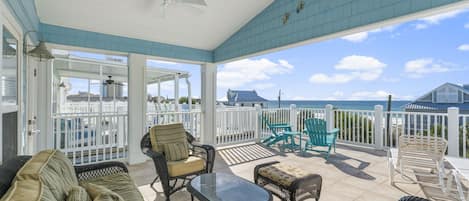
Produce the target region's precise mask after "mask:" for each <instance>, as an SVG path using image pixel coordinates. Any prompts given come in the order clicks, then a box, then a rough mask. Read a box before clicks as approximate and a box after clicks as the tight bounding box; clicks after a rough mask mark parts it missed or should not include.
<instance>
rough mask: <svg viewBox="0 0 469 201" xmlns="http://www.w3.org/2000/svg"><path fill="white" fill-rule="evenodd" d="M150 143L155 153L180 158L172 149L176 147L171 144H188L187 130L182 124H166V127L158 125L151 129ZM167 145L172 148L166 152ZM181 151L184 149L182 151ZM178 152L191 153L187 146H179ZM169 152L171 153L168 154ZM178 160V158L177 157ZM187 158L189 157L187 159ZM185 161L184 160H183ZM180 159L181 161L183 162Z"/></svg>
mask: <svg viewBox="0 0 469 201" xmlns="http://www.w3.org/2000/svg"><path fill="white" fill-rule="evenodd" d="M150 141H151V145H152V150H153V151H155V152H160V153H163V154H165V156H166V155H169V156H171V157H172V156H180V155H178V153H172V148H174V147H173V146H174V145H169V144H184V143H187V137H186V130H185V129H184V126H183V125H182V123H176V124H166V125H156V126H153V127H152V128H151V129H150ZM165 145H166V146H168V145H169V146H170V147H168V149H167V150H165ZM180 149H184V150H183V151H180ZM176 150H178V152H181V153H186V152H187V153H189V148H188V146H187V144H186V146H177V149H176ZM165 151H168V152H169V153H166V152H165ZM175 158H178V157H175ZM186 158H187V157H186ZM181 159H184V158H181ZM181 159H179V160H181Z"/></svg>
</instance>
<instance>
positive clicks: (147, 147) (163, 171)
mask: <svg viewBox="0 0 469 201" xmlns="http://www.w3.org/2000/svg"><path fill="white" fill-rule="evenodd" d="M186 139H187V143H188V144H189V150H190V153H189V156H195V157H201V158H203V160H204V161H205V165H204V168H203V169H202V170H195V171H193V172H188V173H185V174H181V175H171V174H170V171H169V170H168V161H167V160H166V158H165V155H164V153H162V152H156V151H154V150H153V149H152V144H151V140H150V133H147V134H145V135H144V136H143V138H142V140H141V143H140V147H141V149H142V152H143V153H144V154H145V155H147V156H148V157H150V158H151V159H152V160H153V162H154V165H155V169H156V175H157V176H156V178H155V179H154V180H153V182H152V183H151V184H150V186H151V187H152V188H153V185H154V184H155V183H156V182H157V181H158V180H159V181H160V182H161V184H162V187H163V191H164V195H165V197H166V200H167V201H169V200H170V196H171V195H172V194H173V193H175V192H177V191H178V190H180V189H182V188H185V186H186V184H187V183H188V182H189V181H190V179H191V178H193V177H194V176H197V175H200V174H203V173H210V172H212V170H213V165H214V161H215V148H214V147H213V146H210V145H199V144H196V143H195V142H194V141H195V138H194V137H193V136H192V135H191V134H190V133H188V132H186ZM178 180H182V185H176V184H177V183H178ZM171 183H172V184H171ZM153 189H154V188H153Z"/></svg>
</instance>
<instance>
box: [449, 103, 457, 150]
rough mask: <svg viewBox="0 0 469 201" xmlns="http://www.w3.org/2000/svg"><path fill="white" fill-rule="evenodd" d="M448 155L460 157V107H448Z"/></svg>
mask: <svg viewBox="0 0 469 201" xmlns="http://www.w3.org/2000/svg"><path fill="white" fill-rule="evenodd" d="M448 155H450V156H455V157H459V108H457V107H449V108H448Z"/></svg>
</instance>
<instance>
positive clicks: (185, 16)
mask: <svg viewBox="0 0 469 201" xmlns="http://www.w3.org/2000/svg"><path fill="white" fill-rule="evenodd" d="M160 4H161V5H160ZM206 4H207V5H205V6H201V7H200V5H197V6H196V7H197V8H192V7H193V5H191V6H188V7H186V6H184V5H182V6H181V5H178V1H160V0H149V1H146V0H141V1H140V0H139V1H125V0H120V1H98V2H97V1H92V0H85V1H53V0H42V1H34V0H25V1H16V0H2V1H1V2H0V8H1V11H2V16H0V23H1V24H2V25H3V26H2V29H1V31H2V33H4V39H8V40H4V41H3V44H4V45H2V47H3V49H2V52H4V56H3V58H2V69H1V70H2V71H1V73H0V75H1V76H2V81H3V77H8V78H10V77H13V78H14V79H12V80H13V81H12V82H13V84H11V83H9V84H5V83H4V82H2V84H1V88H2V94H1V98H2V99H1V100H2V105H1V110H0V112H1V115H0V164H1V163H2V162H3V161H6V160H7V159H9V158H11V157H14V156H17V155H33V154H36V153H38V152H39V151H41V150H45V149H57V150H60V151H62V152H64V153H65V154H66V156H67V157H68V158H69V159H70V160H71V161H72V163H73V164H74V165H85V164H96V163H101V162H108V161H120V162H124V163H126V164H127V165H129V168H130V175H131V176H132V178H134V179H135V181H136V183H137V185H138V186H139V190H140V191H141V193H142V194H143V196H144V198H145V199H146V200H155V199H157V200H158V199H161V196H159V195H158V193H156V194H155V192H154V191H153V190H152V189H150V187H149V186H148V184H149V183H150V182H151V181H150V180H149V179H153V177H154V176H155V170H154V169H153V167H152V164H151V162H150V161H149V160H150V159H149V158H148V157H147V156H145V155H144V154H143V153H142V150H141V147H140V146H141V144H140V143H141V139H142V137H143V136H144V135H145V134H146V133H148V131H149V127H151V126H154V125H162V124H170V123H182V124H183V125H184V128H185V130H187V131H188V132H190V133H191V134H192V135H193V136H194V137H195V139H196V141H197V142H199V143H202V144H208V145H212V146H214V147H216V148H217V155H216V163H215V169H214V171H215V172H226V173H229V174H235V175H237V176H240V177H242V178H245V179H247V180H250V181H252V178H253V168H254V166H255V165H257V164H260V163H263V162H267V161H272V160H278V161H281V162H284V163H289V164H293V165H295V166H298V167H301V168H302V169H305V170H307V171H308V172H310V173H315V174H320V175H322V176H323V178H324V191H323V196H324V198H323V199H324V200H373V199H378V200H397V199H398V198H399V197H402V196H403V195H420V196H423V193H422V192H421V190H420V188H419V187H418V185H416V184H409V183H405V182H404V183H402V184H398V185H397V186H391V185H389V184H388V181H387V170H386V168H387V162H388V161H387V160H388V159H387V156H386V151H387V150H388V149H389V148H394V147H396V146H397V145H398V144H397V139H398V136H401V135H404V134H412V135H419V136H438V137H441V138H444V139H446V140H447V141H448V143H449V149H448V153H447V154H448V155H449V156H452V157H461V158H467V157H468V155H469V154H468V148H469V147H468V142H467V139H468V132H469V131H468V130H467V129H466V128H467V123H468V122H469V116H468V115H465V114H460V112H459V110H458V108H451V109H448V111H447V112H446V113H438V114H434V113H422V112H412V113H411V112H394V111H393V112H391V111H388V112H387V111H385V110H384V108H383V106H382V105H377V106H375V108H374V110H343V109H335V108H334V106H333V105H330V104H328V105H324V107H321V108H299V107H297V106H296V105H291V106H290V107H287V108H263V107H260V106H259V105H258V106H255V107H220V106H218V105H217V100H216V99H217V94H216V93H217V91H216V89H217V67H218V66H219V65H221V64H225V63H228V62H231V61H236V60H240V59H243V58H248V57H252V56H256V55H261V54H266V53H270V52H275V51H279V50H282V49H287V48H291V47H297V46H301V45H304V44H309V43H314V42H319V41H324V40H327V39H332V38H337V37H342V36H346V35H349V34H353V33H358V32H361V31H366V30H372V29H376V28H380V27H384V26H388V25H393V24H396V23H400V22H405V21H409V20H412V19H417V18H421V17H426V16H430V15H434V14H438V13H442V12H445V11H451V10H454V9H458V8H463V7H466V6H468V5H469V1H468V0H432V1H419V0H409V1H400V0H394V1H373V0H370V1H367V0H359V1H356V0H348V1H330V0H319V1H307V0H306V1H304V0H288V1H283V0H259V1H248V0H243V1H234V0H233V1H231V0H227V1H213V0H210V1H209V0H207V1H206ZM227 8H230V9H227ZM162 9H163V10H164V12H162ZM200 10H202V12H201V13H199V11H200ZM193 11H194V12H193ZM122 13H125V15H124V14H122ZM161 14H162V15H163V16H160V15H161ZM40 41H41V42H44V43H45V44H46V45H47V49H48V50H49V51H52V50H53V49H55V50H57V49H60V50H65V51H70V52H72V51H79V52H84V53H89V54H96V55H98V54H99V55H104V56H105V57H106V56H110V57H109V58H111V61H110V60H109V58H105V59H83V58H78V57H69V56H67V57H63V55H62V57H61V56H60V54H54V55H53V56H54V58H43V57H39V58H37V57H34V56H32V55H31V54H29V53H28V52H29V51H30V50H31V49H33V48H34V47H35V46H36V45H37V44H38V43H39V42H40ZM5 44H7V45H6V46H5ZM10 47H14V49H15V51H16V53H14V54H12V52H11V49H10ZM113 58H114V59H115V58H119V59H118V60H113ZM103 60H105V61H103ZM149 60H160V61H165V62H175V63H187V64H192V65H195V66H196V67H197V68H199V69H200V75H201V76H200V81H201V88H200V91H201V97H200V102H201V104H200V107H199V106H197V107H194V106H193V105H192V100H191V99H192V97H193V96H192V95H191V93H192V89H191V84H190V82H189V81H188V78H189V77H190V76H191V75H190V74H189V73H187V72H185V71H183V70H178V69H176V70H174V69H172V70H168V69H150V68H148V61H149ZM6 62H8V65H7V64H5V63H6ZM12 62H13V63H14V64H12ZM12 66H13V67H14V68H13V71H15V72H16V73H13V74H12V73H11V72H10V71H11V68H12ZM63 77H74V78H80V79H84V80H88V87H89V88H88V91H87V93H86V94H85V98H86V99H87V101H86V104H84V105H85V106H84V107H81V106H80V107H78V106H77V107H76V108H78V109H70V108H71V106H66V107H63V106H64V105H61V103H65V102H64V99H66V97H64V96H61V95H60V93H63V92H64V90H65V88H66V87H67V84H66V83H65V82H64V79H62V78H63ZM5 80H6V79H5ZM8 80H10V79H8ZM180 80H181V81H184V82H186V85H187V93H188V96H187V98H188V100H187V103H188V105H189V106H188V108H187V109H182V107H180V105H179V98H180V95H179V92H180V86H179V81H180ZM111 81H112V82H111ZM165 81H168V82H174V85H173V86H174V97H173V98H174V99H173V101H174V103H173V104H174V106H172V109H168V110H165V109H162V108H163V106H162V105H161V103H162V102H161V100H160V98H161V97H162V95H161V94H160V83H162V82H165ZM93 82H95V83H98V85H99V86H98V85H97V86H98V87H97V89H96V91H98V92H99V93H102V94H104V91H105V90H108V91H106V94H107V95H108V97H107V98H109V99H110V100H112V101H110V106H109V108H110V109H109V110H107V109H104V108H105V107H104V106H103V99H105V97H104V95H98V96H96V97H94V98H95V99H99V103H98V105H99V106H98V107H97V109H93V106H92V105H91V104H90V101H91V100H92V99H93V96H92V93H91V91H92V90H91V88H92V85H91V83H93ZM149 84H158V91H157V92H156V93H157V96H156V97H157V98H156V101H153V103H149V97H148V94H149V93H150V92H149V91H148V85H149ZM110 85H112V86H113V87H108V86H110ZM12 86H16V87H12ZM7 87H9V88H13V89H12V90H10V91H12V92H9V93H7V92H5V91H6V90H3V89H5V88H7ZM121 88H122V89H121ZM124 88H125V90H126V95H125V97H124V95H122V94H121V95H119V93H120V92H119V93H118V92H117V91H120V90H124ZM116 89H117V91H116ZM109 90H112V93H111V92H109ZM13 92H14V93H13ZM119 98H121V99H119ZM12 100H13V101H12ZM120 100H122V101H120ZM266 117H268V118H269V119H270V120H272V121H274V122H276V123H285V124H289V125H291V127H292V130H293V131H300V132H301V131H303V130H304V129H305V125H304V120H305V119H309V118H317V119H322V120H324V121H325V122H327V128H328V129H333V128H338V129H339V134H338V137H337V140H338V143H339V146H338V149H337V154H335V155H333V156H331V159H330V161H326V160H325V159H324V158H322V157H319V156H318V155H315V154H311V153H309V152H307V153H300V152H293V153H291V152H287V151H285V150H283V149H281V148H279V147H278V146H276V145H275V146H273V147H268V146H264V145H262V144H261V143H260V142H261V141H262V140H263V139H265V138H268V137H269V136H271V135H272V132H271V130H270V129H269V128H268V127H267V125H266V124H265V122H264V121H263V118H266ZM303 137H305V136H303ZM299 139H302V137H301V135H300V138H298V139H297V140H299ZM300 146H301V145H300ZM312 164H313V165H312ZM351 186H353V187H351ZM189 196H190V195H189V193H187V192H185V191H181V192H178V193H177V194H175V195H174V200H188V199H190V197H189Z"/></svg>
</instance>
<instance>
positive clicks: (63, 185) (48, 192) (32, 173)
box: [2, 150, 78, 201]
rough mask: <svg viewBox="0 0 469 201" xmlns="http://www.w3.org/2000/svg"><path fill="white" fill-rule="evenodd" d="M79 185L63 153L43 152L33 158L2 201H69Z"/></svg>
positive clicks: (20, 171) (21, 171)
mask: <svg viewBox="0 0 469 201" xmlns="http://www.w3.org/2000/svg"><path fill="white" fill-rule="evenodd" d="M77 185H78V181H77V178H76V175H75V169H74V168H73V166H72V163H71V161H70V160H69V159H68V158H67V157H66V156H65V154H63V153H62V152H60V151H57V150H44V151H41V152H39V153H38V154H36V155H34V156H33V157H32V158H31V160H29V161H28V162H26V163H25V164H24V165H23V167H22V168H21V169H20V170H19V171H18V172H17V175H16V177H15V180H14V182H13V184H12V186H13V188H11V189H10V190H9V192H8V193H7V195H5V196H4V197H3V198H2V201H6V200H15V201H23V200H24V201H39V200H46V201H55V200H60V201H62V200H66V198H67V194H68V192H70V190H71V188H72V186H77Z"/></svg>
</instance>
